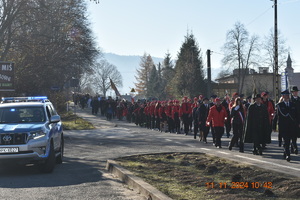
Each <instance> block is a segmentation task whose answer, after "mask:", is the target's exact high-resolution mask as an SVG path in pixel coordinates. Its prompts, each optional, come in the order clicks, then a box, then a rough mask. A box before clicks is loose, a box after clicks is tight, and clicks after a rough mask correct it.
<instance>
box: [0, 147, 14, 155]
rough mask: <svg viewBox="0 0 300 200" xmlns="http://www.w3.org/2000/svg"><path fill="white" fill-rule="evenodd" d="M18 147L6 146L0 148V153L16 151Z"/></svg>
mask: <svg viewBox="0 0 300 200" xmlns="http://www.w3.org/2000/svg"><path fill="white" fill-rule="evenodd" d="M18 152H19V148H18V147H6V148H0V154H1V153H18Z"/></svg>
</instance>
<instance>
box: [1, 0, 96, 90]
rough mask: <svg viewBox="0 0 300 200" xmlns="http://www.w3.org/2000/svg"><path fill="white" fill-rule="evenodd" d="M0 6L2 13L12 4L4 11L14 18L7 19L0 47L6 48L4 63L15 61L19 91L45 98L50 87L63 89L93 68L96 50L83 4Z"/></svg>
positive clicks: (10, 0) (30, 1) (39, 0)
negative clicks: (7, 27) (6, 27)
mask: <svg viewBox="0 0 300 200" xmlns="http://www.w3.org/2000/svg"><path fill="white" fill-rule="evenodd" d="M0 3H1V6H2V7H1V8H2V10H3V12H4V10H5V9H8V8H11V6H13V8H15V9H11V11H9V10H8V11H7V12H11V13H12V14H13V13H14V14H13V15H14V16H15V17H11V18H10V19H11V21H12V22H11V21H10V22H9V24H10V28H9V29H6V31H4V32H2V33H3V34H2V35H1V33H0V41H1V45H4V44H5V47H2V46H1V48H2V49H8V51H7V52H5V53H4V52H2V53H4V54H2V55H1V56H2V59H7V60H11V61H13V62H15V66H16V71H15V85H16V92H17V93H27V94H45V95H48V94H49V92H50V91H51V90H50V88H51V86H58V87H59V88H61V89H63V88H64V86H65V84H66V83H67V82H68V81H69V80H70V79H71V78H72V77H76V78H80V76H81V75H82V74H83V72H85V71H88V70H91V68H90V66H91V64H92V63H93V61H94V59H95V57H96V56H97V54H98V51H97V50H96V48H95V44H94V40H93V37H92V36H91V30H90V28H89V23H88V19H87V17H86V14H85V13H86V5H85V3H84V2H83V1H81V0H65V1H61V0H51V1H46V0H27V1H16V0H2V1H1V2H0ZM17 11H18V12H17ZM2 14H4V13H2ZM2 20H3V19H2ZM0 23H1V22H0ZM3 27H5V24H2V28H3ZM0 32H1V31H0ZM11 37H12V38H11ZM10 41H12V42H10ZM8 44H9V45H8Z"/></svg>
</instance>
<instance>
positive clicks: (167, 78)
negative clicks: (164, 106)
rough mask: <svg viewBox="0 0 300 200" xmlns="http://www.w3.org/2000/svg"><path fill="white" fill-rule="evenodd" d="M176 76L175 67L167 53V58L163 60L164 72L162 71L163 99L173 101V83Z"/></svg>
mask: <svg viewBox="0 0 300 200" xmlns="http://www.w3.org/2000/svg"><path fill="white" fill-rule="evenodd" d="M174 76H175V70H174V65H173V63H172V59H171V55H170V53H166V55H165V58H164V60H163V65H162V70H161V77H162V81H161V85H162V90H163V91H162V96H161V98H162V99H171V98H172V95H171V92H170V91H171V88H172V86H171V81H172V79H173V77H174Z"/></svg>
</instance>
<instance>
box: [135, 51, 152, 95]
mask: <svg viewBox="0 0 300 200" xmlns="http://www.w3.org/2000/svg"><path fill="white" fill-rule="evenodd" d="M153 66H154V63H153V60H152V57H151V56H150V54H148V55H147V54H146V53H144V55H143V57H141V62H140V69H137V70H136V71H137V75H136V76H135V78H136V80H137V83H135V87H136V91H137V92H138V93H139V94H140V95H144V96H146V95H147V86H148V82H149V77H150V72H151V70H152V68H153Z"/></svg>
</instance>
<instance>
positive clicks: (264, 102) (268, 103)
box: [263, 100, 275, 124]
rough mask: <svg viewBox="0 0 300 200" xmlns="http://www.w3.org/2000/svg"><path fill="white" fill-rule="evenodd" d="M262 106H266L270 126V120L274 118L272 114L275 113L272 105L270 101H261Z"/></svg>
mask: <svg viewBox="0 0 300 200" xmlns="http://www.w3.org/2000/svg"><path fill="white" fill-rule="evenodd" d="M263 104H265V105H266V106H267V109H268V113H269V122H270V124H272V120H273V118H274V113H275V109H274V106H273V103H272V101H270V100H267V101H263Z"/></svg>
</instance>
